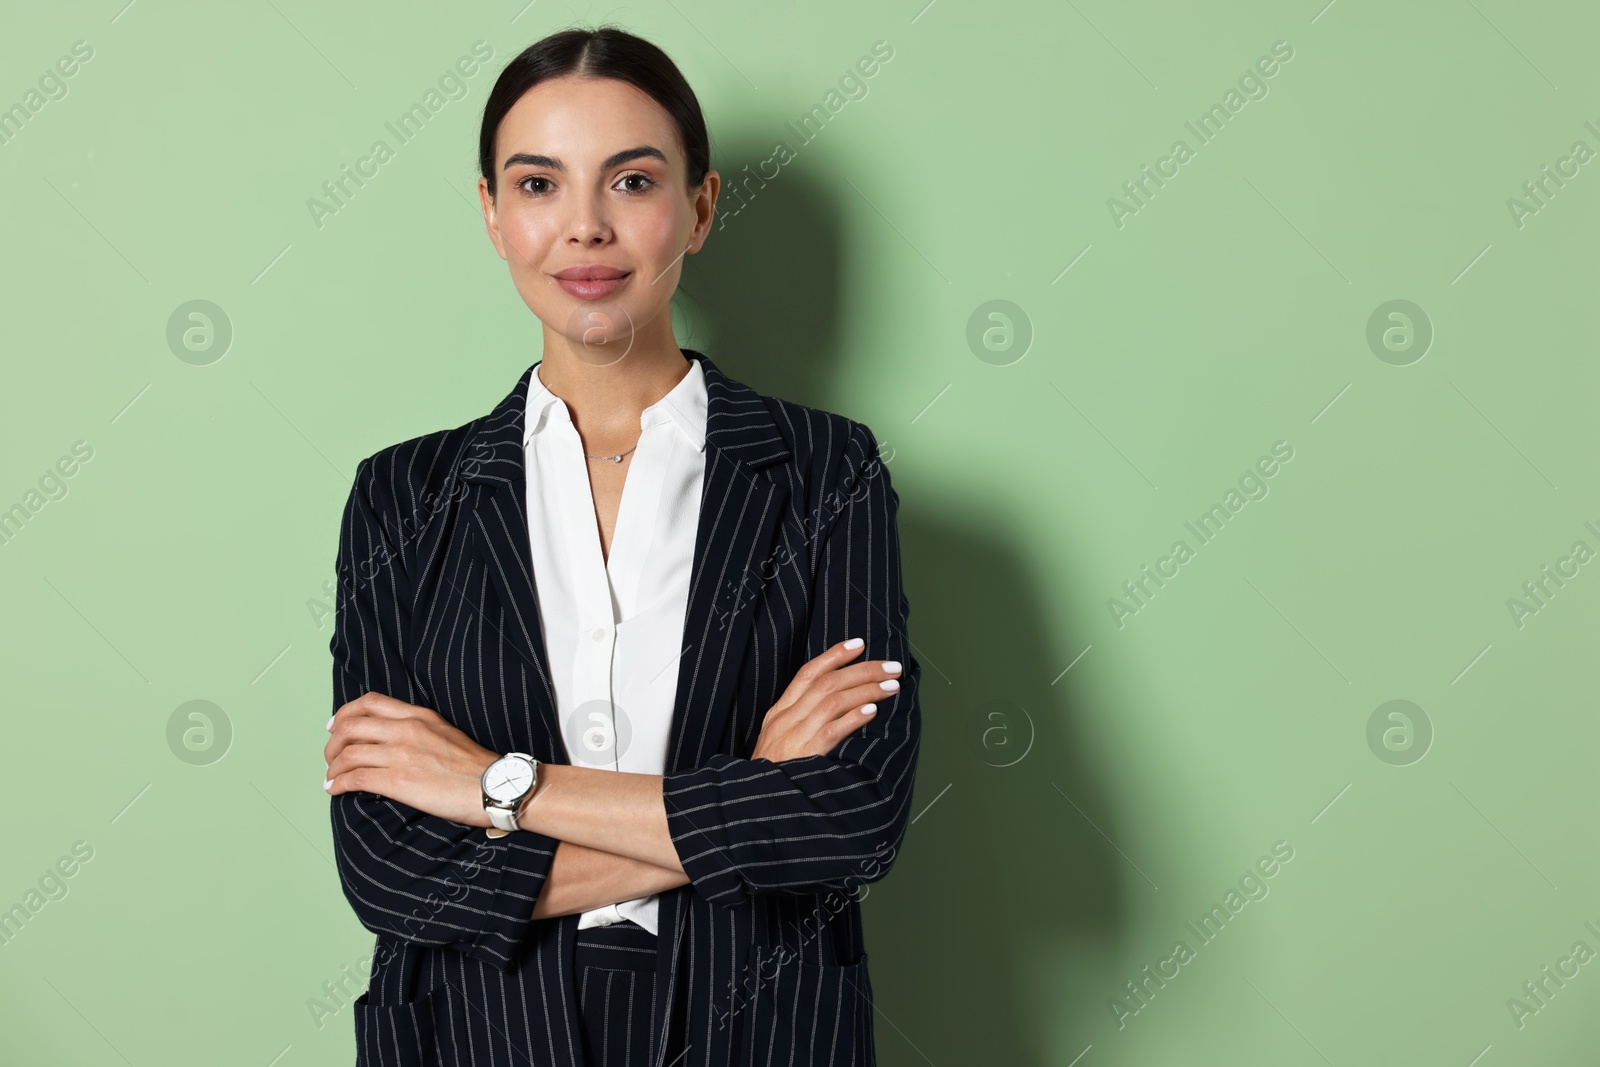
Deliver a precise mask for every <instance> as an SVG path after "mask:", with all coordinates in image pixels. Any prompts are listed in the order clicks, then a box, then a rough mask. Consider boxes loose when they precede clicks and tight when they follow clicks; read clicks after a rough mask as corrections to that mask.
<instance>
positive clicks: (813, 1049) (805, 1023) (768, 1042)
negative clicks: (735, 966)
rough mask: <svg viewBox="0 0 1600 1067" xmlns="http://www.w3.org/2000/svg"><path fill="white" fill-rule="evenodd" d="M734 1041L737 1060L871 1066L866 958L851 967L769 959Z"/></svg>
mask: <svg viewBox="0 0 1600 1067" xmlns="http://www.w3.org/2000/svg"><path fill="white" fill-rule="evenodd" d="M755 973H756V974H757V975H759V980H758V984H757V986H756V989H755V993H754V995H752V996H751V997H750V999H749V1002H748V1003H747V1004H746V1010H745V1012H744V1013H743V1016H744V1017H743V1019H742V1020H741V1022H742V1024H743V1025H742V1026H739V1027H736V1028H735V1031H734V1040H735V1041H736V1042H738V1044H737V1045H736V1048H742V1050H743V1051H742V1053H741V1054H740V1055H736V1056H735V1057H734V1058H735V1061H736V1062H746V1063H783V1064H788V1065H790V1067H812V1065H815V1067H823V1065H844V1064H854V1067H872V1065H873V1064H874V1063H875V1062H876V1060H875V1059H874V1057H873V1047H872V1033H873V1026H872V983H871V980H870V978H869V977H868V975H867V956H866V954H865V953H863V954H862V955H861V958H860V959H858V960H857V961H856V962H854V963H851V964H846V965H844V966H838V965H834V964H820V963H808V962H803V961H801V960H795V959H786V960H783V961H781V962H774V961H773V960H772V959H770V958H769V959H767V960H766V961H765V962H764V963H762V964H761V965H760V966H758V967H757V968H756V970H755Z"/></svg>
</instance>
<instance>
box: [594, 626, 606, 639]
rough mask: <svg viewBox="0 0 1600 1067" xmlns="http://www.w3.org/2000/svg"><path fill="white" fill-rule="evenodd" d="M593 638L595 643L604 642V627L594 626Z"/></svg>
mask: <svg viewBox="0 0 1600 1067" xmlns="http://www.w3.org/2000/svg"><path fill="white" fill-rule="evenodd" d="M593 636H594V639H595V640H596V641H604V640H605V639H606V628H605V627H604V626H596V627H595V628H594V635H593Z"/></svg>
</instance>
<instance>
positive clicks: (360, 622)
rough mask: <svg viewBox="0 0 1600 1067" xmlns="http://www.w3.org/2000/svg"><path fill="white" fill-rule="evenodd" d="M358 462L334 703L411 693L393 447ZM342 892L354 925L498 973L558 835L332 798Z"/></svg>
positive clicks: (343, 566) (508, 961) (338, 622)
mask: <svg viewBox="0 0 1600 1067" xmlns="http://www.w3.org/2000/svg"><path fill="white" fill-rule="evenodd" d="M384 457H385V454H384V453H379V454H378V455H377V456H373V457H369V458H368V459H364V460H362V461H361V464H360V466H359V467H358V468H357V470H356V477H355V485H354V486H353V487H352V489H351V492H350V497H349V500H348V502H347V503H346V505H345V509H344V517H343V519H342V521H341V524H340V533H339V552H338V562H337V569H338V580H339V593H338V602H337V605H336V607H335V618H334V634H333V638H332V641H331V642H330V645H329V647H330V648H331V650H332V652H333V706H334V710H335V711H337V710H338V709H339V708H340V707H342V706H343V705H344V704H347V703H349V702H350V701H352V700H354V699H356V698H357V697H359V696H361V695H363V694H365V693H368V692H379V693H383V694H385V695H387V696H392V697H395V698H397V699H399V700H404V701H406V702H407V703H413V704H414V703H418V700H417V697H418V688H417V686H416V685H415V683H414V679H413V678H412V675H411V672H410V670H409V668H408V667H407V665H406V661H405V657H404V655H403V649H404V647H405V643H404V641H405V636H406V634H407V633H408V632H409V628H410V627H411V626H412V619H411V617H410V611H409V608H408V603H407V590H408V588H409V584H410V583H409V582H408V581H407V578H406V574H405V567H404V547H405V546H404V545H403V544H396V542H395V539H394V538H393V537H392V536H391V531H392V530H398V529H400V526H399V524H398V522H397V521H396V519H395V516H397V515H398V514H399V510H398V508H396V506H395V505H396V503H397V493H396V490H395V470H396V468H397V467H399V466H400V464H399V459H398V456H397V455H395V454H394V453H390V454H389V456H388V457H387V459H386V460H385V458H384ZM329 799H330V801H331V804H330V810H331V815H332V822H333V841H334V851H335V855H336V859H337V866H338V871H339V880H340V882H341V883H342V885H343V888H344V895H345V899H346V900H348V901H349V902H350V906H351V907H352V908H354V909H355V913H356V915H357V917H358V918H359V919H360V920H361V925H363V926H365V927H366V928H367V929H368V930H370V931H372V932H373V933H375V934H385V935H388V936H390V937H395V938H399V939H401V940H404V941H409V942H411V943H413V944H418V945H431V946H439V947H446V948H453V949H456V950H458V951H461V952H465V953H469V954H471V955H473V956H476V957H477V958H479V959H481V960H483V961H484V962H485V963H489V964H492V965H494V966H495V967H497V968H499V969H501V970H502V971H508V970H510V969H511V967H512V965H513V963H514V961H515V958H516V951H517V948H518V946H519V945H520V944H521V943H522V942H523V941H524V939H525V938H526V937H527V934H528V931H529V928H530V926H531V925H532V923H533V921H534V919H533V908H534V904H535V903H536V902H537V900H538V897H539V892H540V890H541V889H542V888H543V886H544V880H545V877H546V876H547V875H548V874H549V872H550V865H551V863H552V862H553V861H554V859H555V851H556V846H557V844H558V842H557V841H556V839H555V838H552V837H547V836H545V835H543V834H539V833H534V832H532V831H529V832H523V833H516V834H511V835H509V836H507V837H503V838H499V839H495V840H491V839H490V838H489V837H488V836H487V835H486V834H484V832H483V830H481V829H479V828H476V827H471V826H466V825H463V824H461V823H458V822H452V821H450V820H448V819H441V818H439V817H437V816H434V815H430V814H427V813H425V812H423V811H420V810H418V809H416V808H413V807H411V806H410V805H407V804H402V803H400V802H399V801H396V800H391V799H389V798H388V797H384V796H381V795H379V794H377V793H365V792H350V793H340V794H338V795H336V796H332V797H330V798H329Z"/></svg>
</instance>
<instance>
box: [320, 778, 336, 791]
mask: <svg viewBox="0 0 1600 1067" xmlns="http://www.w3.org/2000/svg"><path fill="white" fill-rule="evenodd" d="M322 788H323V789H332V788H333V779H332V778H329V779H328V780H327V781H325V782H323V783H322Z"/></svg>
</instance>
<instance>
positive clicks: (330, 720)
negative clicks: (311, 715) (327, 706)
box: [323, 715, 338, 730]
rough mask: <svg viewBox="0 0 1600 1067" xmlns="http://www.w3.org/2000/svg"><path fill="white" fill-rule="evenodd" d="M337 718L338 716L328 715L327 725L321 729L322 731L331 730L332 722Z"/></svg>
mask: <svg viewBox="0 0 1600 1067" xmlns="http://www.w3.org/2000/svg"><path fill="white" fill-rule="evenodd" d="M337 717H338V716H335V715H329V716H328V725H326V726H324V727H323V729H324V730H332V729H333V720H334V719H335V718H337Z"/></svg>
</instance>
